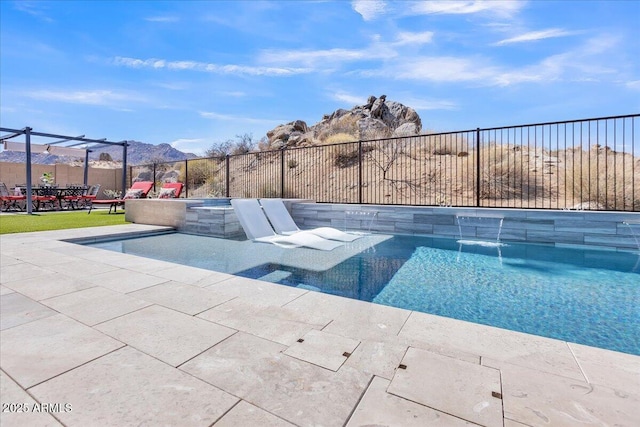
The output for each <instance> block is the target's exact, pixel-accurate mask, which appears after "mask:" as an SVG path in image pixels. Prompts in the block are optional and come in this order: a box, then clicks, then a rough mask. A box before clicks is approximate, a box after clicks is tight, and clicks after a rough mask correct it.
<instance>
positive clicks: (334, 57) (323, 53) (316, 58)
mask: <svg viewBox="0 0 640 427" xmlns="http://www.w3.org/2000/svg"><path fill="white" fill-rule="evenodd" d="M385 56H386V55H384V54H383V53H382V52H376V51H371V50H367V49H363V50H354V49H323V50H266V51H264V52H262V54H260V56H259V61H261V62H265V63H267V64H275V63H280V64H288V63H295V64H301V65H303V66H305V67H314V66H318V65H322V64H327V63H329V62H334V63H335V62H347V61H357V60H370V59H376V58H381V57H385Z"/></svg>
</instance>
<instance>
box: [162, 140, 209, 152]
mask: <svg viewBox="0 0 640 427" xmlns="http://www.w3.org/2000/svg"><path fill="white" fill-rule="evenodd" d="M204 144H207V140H205V139H204V138H191V139H189V138H179V139H176V140H175V141H171V142H170V143H169V145H170V146H172V147H173V148H175V149H176V150H180V151H182V152H184V153H198V152H202V151H203V149H202V146H203V145H204Z"/></svg>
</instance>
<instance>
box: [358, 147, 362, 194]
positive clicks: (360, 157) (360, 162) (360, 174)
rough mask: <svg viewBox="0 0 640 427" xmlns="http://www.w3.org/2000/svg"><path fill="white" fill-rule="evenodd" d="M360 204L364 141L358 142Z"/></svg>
mask: <svg viewBox="0 0 640 427" xmlns="http://www.w3.org/2000/svg"><path fill="white" fill-rule="evenodd" d="M358 203H359V204H362V141H361V140H358Z"/></svg>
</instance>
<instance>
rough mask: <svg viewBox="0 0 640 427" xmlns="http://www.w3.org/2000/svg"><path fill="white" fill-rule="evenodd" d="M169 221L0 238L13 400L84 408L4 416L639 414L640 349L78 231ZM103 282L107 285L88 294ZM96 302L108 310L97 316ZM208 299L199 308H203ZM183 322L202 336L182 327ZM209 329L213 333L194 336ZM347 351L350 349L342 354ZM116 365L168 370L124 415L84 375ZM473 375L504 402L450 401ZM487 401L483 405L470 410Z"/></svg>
mask: <svg viewBox="0 0 640 427" xmlns="http://www.w3.org/2000/svg"><path fill="white" fill-rule="evenodd" d="M170 229H171V228H170V227H162V226H150V225H141V224H128V225H121V226H108V227H96V228H86V229H71V230H58V231H51V232H35V233H20V234H14V235H2V236H0V248H1V249H2V251H1V252H2V254H1V257H2V258H1V262H0V278H1V282H2V283H1V286H2V287H1V288H0V290H1V291H2V292H1V298H2V324H3V327H2V328H3V330H2V335H1V341H2V342H1V344H2V345H0V351H1V353H0V354H1V355H2V357H1V358H0V369H1V370H2V378H1V380H2V391H3V393H2V402H3V404H4V403H20V402H29V405H31V406H30V407H31V409H33V408H34V405H40V404H44V403H62V404H67V403H69V404H71V405H72V406H73V410H72V411H70V412H66V411H65V410H64V409H65V408H64V406H58V407H55V408H53V407H46V406H45V408H48V409H49V410H45V411H43V412H39V413H34V412H33V411H31V412H29V413H24V412H12V413H5V412H3V413H2V414H1V415H0V417H1V418H0V421H1V424H2V425H3V426H4V425H11V424H12V423H15V424H16V425H19V424H22V425H24V424H25V423H29V424H31V423H32V422H33V423H36V422H38V421H42V420H44V421H46V422H51V423H56V422H60V423H63V424H64V425H87V424H86V420H98V419H102V420H107V423H109V421H110V422H111V423H114V424H117V423H123V422H124V423H128V424H134V423H140V422H153V420H154V419H155V420H156V421H157V420H159V419H163V420H165V421H166V422H168V423H169V424H172V422H171V420H172V419H174V418H171V416H172V415H171V414H174V412H176V413H178V415H179V416H180V417H182V418H175V420H176V421H175V425H178V424H181V423H182V422H180V423H179V422H178V421H177V420H178V419H180V420H183V421H184V420H188V422H185V424H189V425H211V424H212V423H215V424H218V423H219V424H220V425H223V424H226V423H231V422H234V423H236V424H238V423H239V424H240V425H257V424H263V425H264V424H270V425H310V424H316V425H363V424H367V423H369V424H373V423H376V422H377V423H385V422H386V423H391V424H392V423H393V422H396V423H401V424H406V425H410V423H411V422H415V420H420V421H421V422H422V425H424V424H425V421H428V420H433V419H436V418H440V419H442V420H443V421H444V420H447V421H448V422H449V423H450V424H456V423H460V424H463V423H464V422H475V423H477V424H480V425H505V426H506V425H510V426H516V425H521V424H524V425H536V424H539V423H543V420H545V419H546V420H547V421H546V422H551V423H552V424H553V422H556V423H566V422H576V421H575V420H584V421H587V420H590V421H593V420H594V419H598V420H600V421H602V422H604V423H611V424H615V423H618V424H620V425H631V423H632V420H634V419H635V420H637V419H638V418H639V417H640V410H639V409H637V408H638V407H640V405H638V404H639V403H640V388H639V387H638V384H639V383H640V356H634V355H628V354H624V353H618V352H614V351H610V350H603V349H598V348H594V347H588V346H584V345H578V344H573V343H567V342H563V341H559V340H554V339H549V338H542V337H537V336H534V335H528V334H524V333H519V332H513V331H507V330H503V329H499V328H494V327H489V326H483V325H477V324H473V323H468V322H464V321H459V320H453V319H447V318H443V317H439V316H433V315H428V314H424V313H417V312H411V311H408V310H403V309H396V308H391V307H385V306H378V305H375V304H372V303H366V302H362V301H356V300H349V299H346V298H342V297H337V296H331V295H325V294H320V293H316V292H312V291H308V290H300V289H288V288H286V287H282V286H279V285H274V284H271V283H268V282H261V281H258V280H253V279H245V278H240V277H235V276H232V275H228V274H222V273H216V272H211V271H208V270H202V269H198V268H194V267H187V266H182V265H178V264H172V263H168V262H160V261H151V260H148V259H143V258H140V257H136V256H133V255H129V254H115V253H108V251H103V250H100V249H96V248H86V247H80V246H78V245H75V244H73V243H70V242H68V241H66V240H70V239H80V238H82V239H87V238H89V239H91V238H98V237H102V236H106V235H119V236H131V235H134V234H136V233H141V232H143V233H144V232H147V233H148V232H154V231H167V230H170ZM256 244H259V243H256ZM25 272H28V273H25ZM110 278H118V280H115V279H113V280H111V279H110ZM43 284H47V285H48V286H47V287H43V286H42V285H43ZM90 293H95V294H96V295H98V294H99V295H102V296H101V297H100V298H98V299H90V300H86V299H83V298H86V297H87V295H88V294H90ZM105 295H108V298H106V297H104V296H105ZM96 298H97V297H96ZM83 301H85V302H86V303H85V302H83ZM87 301H88V302H87ZM91 304H96V307H97V306H100V307H102V308H103V309H104V310H106V311H101V310H94V311H93V312H92V311H91V310H89V312H87V310H86V307H85V306H86V305H89V306H90V305H91ZM195 306H198V307H200V308H198V310H199V311H197V312H192V311H191V307H195ZM107 308H108V310H107ZM96 316H97V317H96ZM149 318H153V319H155V320H158V319H161V320H162V319H164V320H162V322H161V324H163V325H164V326H165V327H166V328H167V334H166V336H165V335H162V338H163V339H162V340H158V342H149V341H148V340H146V339H145V338H144V337H145V336H148V335H149V334H153V333H156V332H155V331H153V330H152V331H151V332H149V331H145V330H144V325H145V323H144V322H145V321H146V319H149ZM87 319H93V321H89V320H87ZM96 320H99V321H98V322H97V323H93V322H94V321H96ZM182 323H184V325H187V326H185V327H187V329H186V330H187V331H190V332H187V333H182V334H177V333H176V334H175V335H172V334H171V333H170V332H171V331H173V330H174V328H175V330H179V328H180V327H183V326H181V325H182ZM56 325H58V326H56ZM194 325H195V326H194ZM56 327H58V328H59V329H55V328H56ZM47 328H52V329H51V330H49V329H47ZM199 328H203V330H204V331H207V332H206V333H205V335H204V337H206V338H202V339H200V340H195V341H196V342H191V341H189V340H188V339H189V338H190V336H191V335H194V337H195V336H197V333H199V332H197V331H199ZM210 330H215V333H212V332H210ZM34 331H39V332H38V333H35V332H34ZM47 331H49V332H47ZM65 331H66V332H68V333H69V334H71V333H72V332H73V333H74V334H76V335H74V337H76V338H69V339H78V340H80V341H79V342H82V345H81V347H79V348H82V349H83V351H81V352H80V353H83V354H78V351H77V349H76V351H75V352H74V351H70V350H65V349H64V348H63V347H64V346H63V347H60V345H61V344H60V343H61V342H62V341H64V340H65V339H67V338H65V337H62V336H58V334H60V333H63V332H65ZM76 331H77V332H76ZM216 334H219V335H220V338H219V340H218V339H216V340H213V341H211V342H209V343H208V344H206V345H205V346H204V347H202V345H203V344H202V343H201V342H200V341H202V340H204V341H206V340H212V338H211V335H216ZM77 337H80V338H77ZM181 340H188V341H189V342H188V343H187V344H180V343H181V342H182V341H181ZM300 340H302V341H301V342H300ZM176 348H180V349H181V351H182V354H180V355H177V354H175V351H174V350H175V349H176ZM334 350H335V351H338V350H340V351H338V354H333V355H331V354H330V353H331V352H332V351H334ZM343 350H344V351H343ZM84 353H86V354H84ZM34 358H35V360H37V363H34ZM114 360H117V361H119V362H118V363H121V364H122V363H125V364H126V365H136V364H138V363H139V364H140V370H143V366H153V369H151V368H148V369H147V370H146V371H145V372H146V374H145V375H147V376H148V377H144V376H141V377H140V378H138V377H136V376H135V375H134V376H133V377H131V378H127V381H130V382H129V383H128V384H127V390H128V391H127V392H126V393H125V394H126V396H128V400H126V402H129V403H122V402H120V405H122V407H121V408H119V409H118V410H117V411H116V410H115V409H114V408H113V407H110V406H109V405H110V404H112V403H113V402H112V401H110V400H109V399H105V400H104V402H102V403H100V402H94V401H92V400H91V399H90V396H91V393H92V389H90V388H89V386H88V385H87V384H85V383H84V382H83V381H81V380H80V378H82V375H86V374H87V373H93V374H95V375H98V374H99V375H102V377H101V378H102V382H101V387H102V388H105V389H107V390H108V391H110V392H112V393H111V394H118V393H124V392H123V391H122V390H121V389H120V387H121V385H120V383H121V382H122V381H124V379H122V378H120V379H119V380H116V379H117V378H118V376H117V375H118V374H117V371H118V369H123V368H122V367H121V366H122V365H118V364H117V363H115V362H114ZM216 361H217V362H216ZM420 361H429V363H431V365H428V366H421V365H420ZM222 362H224V363H226V364H227V365H226V366H227V367H226V368H225V370H222V371H221V370H220V369H219V367H218V366H217V365H216V363H222ZM404 365H407V366H404ZM119 366H120V368H118V367H119ZM136 366H137V365H136ZM429 366H433V368H429ZM435 366H438V367H439V368H438V369H437V371H438V372H435V370H436V369H435ZM467 371H469V372H470V373H469V374H468V376H467V374H465V378H466V380H465V381H468V382H469V383H470V384H475V385H477V386H478V387H480V388H482V386H486V387H489V388H487V390H489V389H491V393H492V396H491V397H489V398H484V397H483V398H482V399H480V398H479V397H478V396H477V393H479V392H478V391H477V390H475V391H474V390H470V389H469V388H472V387H459V388H458V389H456V390H458V391H455V392H453V394H451V395H450V396H448V397H447V396H446V393H445V392H444V391H445V390H451V389H450V385H451V384H450V382H451V381H454V379H455V378H456V375H458V374H460V373H462V372H467ZM136 372H137V371H136ZM292 372H293V373H292ZM141 375H142V374H141ZM476 375H478V376H477V378H478V379H477V380H475V379H474V378H476ZM158 376H169V377H171V379H172V381H177V382H184V383H185V384H189V386H188V387H196V386H197V387H201V388H203V389H206V393H209V394H211V393H213V394H215V396H217V397H216V399H217V400H216V399H213V400H209V401H208V402H202V405H201V406H200V407H199V409H194V407H193V405H189V404H187V403H186V402H188V401H191V400H193V399H194V395H193V394H192V393H191V394H190V393H189V392H186V391H181V392H175V393H178V394H177V395H176V394H172V395H171V399H172V401H174V402H177V403H176V405H177V406H176V407H172V408H168V407H167V406H162V402H164V401H163V400H162V396H160V395H162V393H160V392H159V391H158V390H164V388H162V387H160V388H159V389H158V390H156V389H155V388H154V389H151V390H150V389H148V388H147V384H149V381H151V380H150V379H149V377H151V378H152V379H153V381H160V382H161V381H162V380H161V379H159V378H157V377H158ZM174 377H175V378H174ZM489 378H497V380H496V381H497V383H494V382H493V380H490V379H489ZM427 379H428V380H427ZM153 381H152V382H153ZM167 381H168V380H167ZM474 381H476V382H475V383H474ZM489 384H491V386H489ZM181 387H182V386H181ZM183 387H187V385H184V386H183ZM188 387H187V388H188ZM181 390H182V389H181ZM408 390H410V391H408ZM438 391H440V393H438ZM180 393H182V394H180ZM411 393H413V394H411ZM494 393H495V395H493V394H494ZM114 398H115V397H114ZM64 399H68V400H73V401H68V402H67V401H64ZM474 399H475V400H474ZM478 399H480V400H481V403H482V405H480V406H473V408H475V409H473V410H471V409H469V408H470V407H469V405H470V402H476V405H479V404H480V403H477V402H480V400H478ZM483 399H484V400H483ZM492 399H493V400H492ZM7 400H9V402H7ZM196 400H197V401H199V400H198V399H196ZM90 403H91V404H90ZM181 403H182V404H184V406H183V408H182V409H181V405H180V404H181ZM145 405H148V406H149V407H146V408H145ZM155 405H160V406H155ZM165 405H166V402H165ZM485 406H486V407H487V408H488V409H486V410H485V409H484V408H485ZM40 408H42V405H40ZM54 409H55V410H54ZM494 409H495V413H494V414H493V415H492V417H489V416H487V414H489V412H490V411H493V410H494ZM194 410H195V411H196V412H197V414H194V412H193V411H194ZM496 414H498V415H496ZM572 418H573V421H572ZM418 425H419V424H418Z"/></svg>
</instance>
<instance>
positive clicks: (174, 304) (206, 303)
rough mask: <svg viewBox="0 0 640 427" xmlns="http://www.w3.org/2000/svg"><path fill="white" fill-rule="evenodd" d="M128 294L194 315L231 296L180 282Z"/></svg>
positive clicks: (227, 299) (162, 284) (163, 284)
mask: <svg viewBox="0 0 640 427" xmlns="http://www.w3.org/2000/svg"><path fill="white" fill-rule="evenodd" d="M129 295H130V296H132V297H136V298H140V299H144V300H146V301H151V302H154V303H156V304H159V305H162V306H164V307H167V308H171V309H173V310H176V311H180V312H182V313H185V314H190V315H192V316H193V315H195V314H198V313H201V312H203V311H205V310H208V309H210V308H212V307H215V306H217V305H220V304H222V303H224V302H226V301H229V300H230V299H231V298H232V297H230V296H228V295H220V294H218V293H216V292H214V291H212V290H209V289H203V288H200V287H198V286H194V285H187V284H184V283H180V282H174V281H170V282H165V283H161V284H159V285H155V286H151V287H148V288H144V289H141V290H139V291H135V292H131V293H129Z"/></svg>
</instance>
